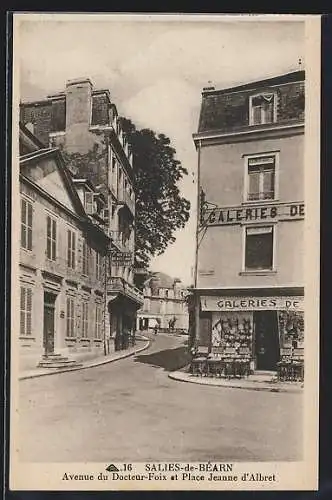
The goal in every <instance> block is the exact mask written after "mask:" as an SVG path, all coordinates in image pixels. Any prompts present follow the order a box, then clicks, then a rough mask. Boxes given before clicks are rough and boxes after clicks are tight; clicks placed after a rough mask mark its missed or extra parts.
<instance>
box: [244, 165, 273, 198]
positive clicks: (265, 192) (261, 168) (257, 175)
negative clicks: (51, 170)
mask: <svg viewBox="0 0 332 500" xmlns="http://www.w3.org/2000/svg"><path fill="white" fill-rule="evenodd" d="M247 161H248V200H249V201H252V200H273V199H274V198H275V170H276V156H275V155H272V156H259V157H256V158H247Z"/></svg>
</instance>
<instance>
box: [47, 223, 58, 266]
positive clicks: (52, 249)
mask: <svg viewBox="0 0 332 500" xmlns="http://www.w3.org/2000/svg"><path fill="white" fill-rule="evenodd" d="M56 237H57V234H56V220H55V219H53V218H52V217H50V216H49V215H48V216H47V219H46V256H47V258H48V259H50V260H56Z"/></svg>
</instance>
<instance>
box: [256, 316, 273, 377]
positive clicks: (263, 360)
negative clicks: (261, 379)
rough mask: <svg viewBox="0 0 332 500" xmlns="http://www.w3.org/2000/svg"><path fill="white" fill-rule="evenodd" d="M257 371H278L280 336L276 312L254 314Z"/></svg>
mask: <svg viewBox="0 0 332 500" xmlns="http://www.w3.org/2000/svg"><path fill="white" fill-rule="evenodd" d="M254 324H255V351H256V361H257V364H256V368H257V370H276V369H277V362H278V361H279V334H278V318H277V312H276V311H257V312H254Z"/></svg>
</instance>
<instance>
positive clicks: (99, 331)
mask: <svg viewBox="0 0 332 500" xmlns="http://www.w3.org/2000/svg"><path fill="white" fill-rule="evenodd" d="M95 319H96V323H95V327H96V328H95V338H96V339H101V335H102V322H103V311H102V308H101V306H100V305H99V304H96V318H95Z"/></svg>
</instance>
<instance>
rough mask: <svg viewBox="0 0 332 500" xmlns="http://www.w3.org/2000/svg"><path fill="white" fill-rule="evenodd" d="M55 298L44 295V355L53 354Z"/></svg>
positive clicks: (51, 295)
mask: <svg viewBox="0 0 332 500" xmlns="http://www.w3.org/2000/svg"><path fill="white" fill-rule="evenodd" d="M55 299H56V296H55V295H53V294H52V293H48V292H45V293H44V342H43V345H44V349H45V354H46V355H48V354H52V353H53V352H54V311H55Z"/></svg>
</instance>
